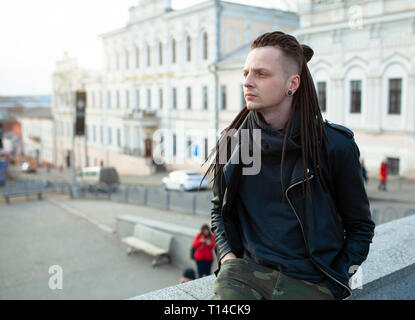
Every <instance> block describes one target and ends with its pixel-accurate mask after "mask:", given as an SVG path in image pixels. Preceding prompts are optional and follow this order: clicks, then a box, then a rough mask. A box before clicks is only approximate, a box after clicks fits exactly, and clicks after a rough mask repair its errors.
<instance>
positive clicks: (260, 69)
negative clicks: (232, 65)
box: [242, 68, 269, 72]
mask: <svg viewBox="0 0 415 320" xmlns="http://www.w3.org/2000/svg"><path fill="white" fill-rule="evenodd" d="M252 70H253V71H254V72H259V71H267V72H269V70H268V69H265V68H253V69H252ZM246 71H248V70H247V69H243V70H242V72H246Z"/></svg>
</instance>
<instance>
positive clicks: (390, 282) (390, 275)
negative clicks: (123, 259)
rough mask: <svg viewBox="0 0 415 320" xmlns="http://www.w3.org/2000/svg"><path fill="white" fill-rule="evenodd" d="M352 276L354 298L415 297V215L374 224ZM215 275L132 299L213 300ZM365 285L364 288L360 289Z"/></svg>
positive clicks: (352, 298)
mask: <svg viewBox="0 0 415 320" xmlns="http://www.w3.org/2000/svg"><path fill="white" fill-rule="evenodd" d="M361 271H362V272H361V273H360V274H361V275H362V277H361V278H360V279H361V280H362V281H361V282H360V283H359V281H358V278H357V277H356V276H358V273H359V271H358V272H357V273H356V274H355V275H354V276H353V278H352V289H353V288H354V290H353V295H352V297H351V298H350V299H351V300H360V299H415V291H414V290H413V287H414V286H415V215H413V216H408V217H404V218H401V219H398V220H394V221H391V222H388V223H385V224H382V225H379V226H378V227H376V228H375V236H374V238H373V243H372V244H371V247H370V252H369V255H368V258H367V260H366V261H365V262H364V263H363V264H362V265H361ZM214 280H215V275H210V276H208V277H204V278H201V279H197V280H193V281H190V282H186V283H183V284H179V285H175V286H171V287H168V288H164V289H160V290H156V291H152V292H149V293H146V294H143V295H140V296H137V297H133V298H131V299H132V300H210V299H211V298H212V296H213V281H214ZM359 285H362V289H359V288H358V287H359Z"/></svg>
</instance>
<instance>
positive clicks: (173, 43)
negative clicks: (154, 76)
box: [171, 39, 176, 63]
mask: <svg viewBox="0 0 415 320" xmlns="http://www.w3.org/2000/svg"><path fill="white" fill-rule="evenodd" d="M171 61H172V63H176V40H174V39H173V40H172V41H171Z"/></svg>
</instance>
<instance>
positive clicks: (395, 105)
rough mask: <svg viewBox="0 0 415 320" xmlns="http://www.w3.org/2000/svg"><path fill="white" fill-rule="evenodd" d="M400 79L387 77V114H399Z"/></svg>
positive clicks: (400, 97)
mask: <svg viewBox="0 0 415 320" xmlns="http://www.w3.org/2000/svg"><path fill="white" fill-rule="evenodd" d="M401 99H402V79H389V110H388V113H389V114H401Z"/></svg>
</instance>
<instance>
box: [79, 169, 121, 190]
mask: <svg viewBox="0 0 415 320" xmlns="http://www.w3.org/2000/svg"><path fill="white" fill-rule="evenodd" d="M78 182H79V184H80V185H81V186H82V187H84V188H87V189H88V191H90V192H94V191H103V192H109V191H111V192H114V191H116V190H117V189H118V187H119V185H120V178H119V176H118V172H117V170H116V169H115V168H114V167H85V168H82V170H81V172H80V173H79V174H78Z"/></svg>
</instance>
